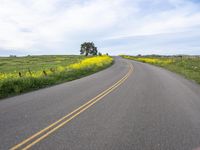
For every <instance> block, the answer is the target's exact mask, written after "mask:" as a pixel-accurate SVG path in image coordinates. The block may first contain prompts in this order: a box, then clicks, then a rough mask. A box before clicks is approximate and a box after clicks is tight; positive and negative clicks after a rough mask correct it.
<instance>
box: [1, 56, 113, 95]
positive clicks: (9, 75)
mask: <svg viewBox="0 0 200 150" xmlns="http://www.w3.org/2000/svg"><path fill="white" fill-rule="evenodd" d="M112 62H113V59H112V58H111V57H109V56H96V57H84V56H27V57H6V58H5V57H4V58H3V57H1V58H0V98H4V97H8V96H12V95H16V94H19V93H24V92H27V91H31V90H34V89H39V88H43V87H47V86H50V85H53V84H58V83H61V82H65V81H71V80H74V79H77V78H81V77H83V76H86V75H89V74H92V73H95V72H97V71H100V70H102V69H104V68H106V67H108V66H110V65H111V64H112Z"/></svg>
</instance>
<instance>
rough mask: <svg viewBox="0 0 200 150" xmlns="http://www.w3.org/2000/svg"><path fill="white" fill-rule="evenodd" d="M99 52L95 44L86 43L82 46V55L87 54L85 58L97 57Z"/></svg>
mask: <svg viewBox="0 0 200 150" xmlns="http://www.w3.org/2000/svg"><path fill="white" fill-rule="evenodd" d="M97 52H98V50H97V47H95V45H94V43H93V42H84V43H83V44H81V50H80V53H81V54H85V56H88V55H89V54H90V55H97Z"/></svg>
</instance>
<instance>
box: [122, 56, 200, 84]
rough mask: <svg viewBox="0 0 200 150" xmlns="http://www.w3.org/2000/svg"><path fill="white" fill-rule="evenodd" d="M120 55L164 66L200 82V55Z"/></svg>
mask: <svg viewBox="0 0 200 150" xmlns="http://www.w3.org/2000/svg"><path fill="white" fill-rule="evenodd" d="M122 57H123V58H127V59H132V60H136V61H141V62H144V63H150V64H153V65H156V66H160V67H163V68H166V69H168V70H170V71H173V72H176V73H178V74H181V75H183V76H184V77H185V78H187V79H191V80H194V81H196V82H197V83H199V84H200V57H188V56H187V57H135V56H126V55H123V56H122Z"/></svg>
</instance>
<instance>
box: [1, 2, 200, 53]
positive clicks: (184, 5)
mask: <svg viewBox="0 0 200 150" xmlns="http://www.w3.org/2000/svg"><path fill="white" fill-rule="evenodd" d="M199 8H200V5H199V3H195V2H192V1H189V0H188V1H187V0H167V1H161V0H108V1H107V0H106V1H103V0H86V1H81V0H74V1H70V0H39V1H35V0H17V1H16V0H0V49H3V50H4V52H5V50H8V52H10V49H14V50H15V51H16V53H17V52H24V53H25V54H28V53H37V54H40V53H42V54H49V53H52V54H53V53H55V54H56V53H64V52H65V53H75V52H78V50H79V45H80V43H81V42H83V41H89V40H93V41H95V42H96V43H97V44H100V45H98V46H99V47H102V48H103V47H106V46H108V45H109V47H107V48H108V49H110V48H115V49H116V51H115V50H113V51H110V53H118V52H119V51H120V49H121V48H123V46H124V47H126V49H129V51H130V49H132V48H133V47H134V46H133V44H134V43H133V42H134V40H133V38H132V37H134V36H152V37H154V36H153V35H158V34H164V33H165V34H169V35H173V33H180V32H187V34H190V31H192V32H195V31H198V35H200V33H199V30H197V29H199V27H200V9H199ZM181 35H182V36H184V34H181ZM185 36H188V35H185ZM176 38H177V40H178V38H180V37H179V36H176ZM117 39H120V40H121V41H123V40H126V41H127V43H126V45H123V44H119V43H123V42H118V43H116V42H115V40H117ZM161 39H162V40H165V38H164V37H162V38H161ZM141 40H142V39H141ZM143 40H144V41H143V43H141V44H138V43H135V44H136V45H138V46H137V48H141V49H145V48H146V47H145V45H148V41H147V39H146V38H145V37H144V38H143ZM190 40H192V38H190ZM156 41H158V42H160V43H163V42H162V41H160V40H159V38H156ZM108 42H109V44H107V43H108ZM188 43H191V42H190V41H188ZM154 44H156V42H155V43H154ZM168 44H170V43H168ZM119 45H120V46H119ZM173 45H174V47H175V48H176V44H173ZM162 46H163V47H164V46H165V43H164V44H163V45H162V44H161V45H160V46H159V48H158V49H162ZM199 46H200V45H199ZM155 47H156V46H155ZM177 47H178V46H177ZM185 47H186V48H187V49H188V47H189V46H188V45H187V46H185ZM196 47H198V44H197V46H196ZM181 48H184V46H182V47H181ZM191 49H194V48H193V47H191ZM0 51H1V50H0ZM47 51H48V52H47ZM141 53H142V52H141ZM0 55H1V52H0Z"/></svg>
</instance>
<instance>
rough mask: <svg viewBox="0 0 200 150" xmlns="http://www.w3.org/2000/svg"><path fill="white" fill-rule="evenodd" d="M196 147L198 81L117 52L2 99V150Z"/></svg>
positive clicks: (199, 112) (199, 110) (198, 132)
mask: <svg viewBox="0 0 200 150" xmlns="http://www.w3.org/2000/svg"><path fill="white" fill-rule="evenodd" d="M132 66H133V68H132ZM132 69H133V70H132ZM88 101H89V102H88ZM87 102H88V103H87ZM77 108H78V109H77ZM74 110H75V111H74ZM73 111H74V112H73ZM70 112H72V113H71V114H69V113H70ZM62 117H64V118H62ZM61 118H62V119H61ZM59 119H61V120H59ZM56 121H57V122H56ZM39 131H40V132H39ZM198 147H200V86H199V85H197V84H195V83H194V82H192V81H188V80H186V79H184V78H183V77H181V76H179V75H176V74H174V73H172V72H170V71H167V70H164V69H162V68H159V67H155V66H152V65H149V64H144V63H140V62H135V61H131V60H125V59H122V58H119V57H116V59H115V64H114V65H113V66H111V67H110V68H108V69H105V70H103V71H100V72H98V73H95V74H93V75H90V76H87V77H84V78H81V79H78V80H75V81H71V82H68V83H63V84H60V85H56V86H52V87H49V88H45V89H41V90H38V91H34V92H30V93H26V94H23V95H20V96H15V97H11V98H7V99H4V100H1V101H0V149H2V150H4V149H10V148H13V149H23V148H24V149H37V150H38V149H39V150H40V149H46V150H51V149H52V150H55V149H67V150H68V149H69V150H79V149H80V150H111V149H113V150H122V149H126V150H133V149H135V150H163V149H164V150H193V149H196V148H198Z"/></svg>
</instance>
